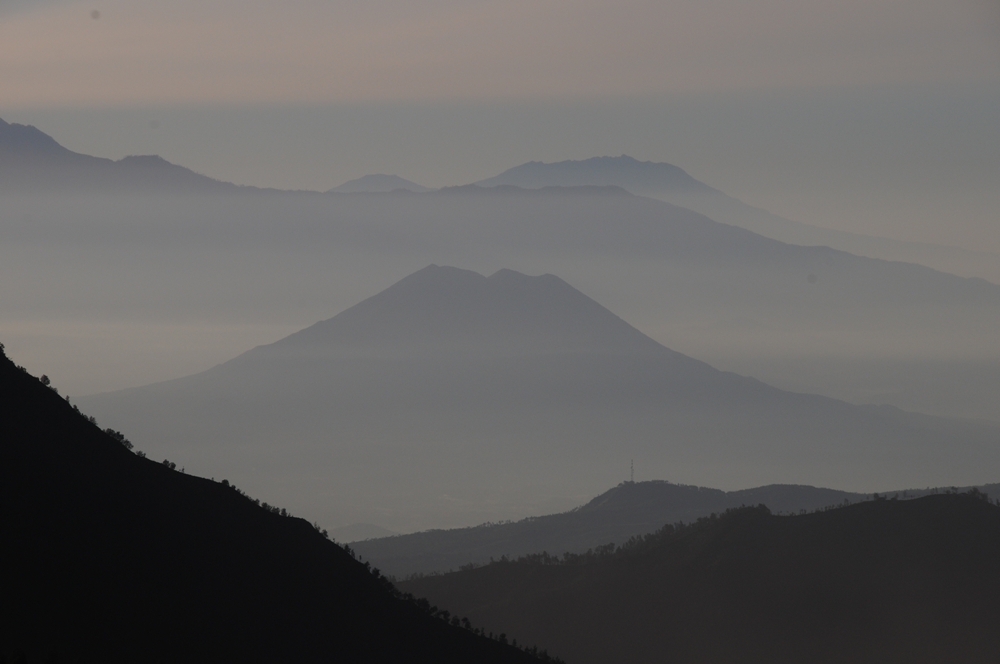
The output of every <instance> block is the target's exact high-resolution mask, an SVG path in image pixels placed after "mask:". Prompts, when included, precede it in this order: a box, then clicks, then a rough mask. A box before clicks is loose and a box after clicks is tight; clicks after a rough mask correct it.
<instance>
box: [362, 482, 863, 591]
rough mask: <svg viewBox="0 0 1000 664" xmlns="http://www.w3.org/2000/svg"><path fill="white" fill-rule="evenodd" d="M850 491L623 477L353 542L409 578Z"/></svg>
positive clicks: (832, 501) (833, 501) (808, 505)
mask: <svg viewBox="0 0 1000 664" xmlns="http://www.w3.org/2000/svg"><path fill="white" fill-rule="evenodd" d="M865 498H866V496H865V495H864V494H859V493H850V492H847V491H835V490H832V489H817V488H815V487H810V486H787V485H772V486H768V487H758V488H756V489H745V490H742V491H729V492H726V491H720V490H719V489H709V488H705V487H696V486H686V485H682V484H673V483H670V482H664V481H649V482H623V483H621V484H619V485H618V486H616V487H614V488H612V489H609V490H608V491H605V492H604V493H602V494H601V495H599V496H597V497H596V498H594V499H593V500H590V501H589V502H587V503H586V504H584V505H581V506H580V507H577V508H575V509H573V510H570V511H568V512H562V513H560V514H547V515H545V516H537V517H528V518H526V519H522V520H520V521H514V522H504V523H487V524H483V525H479V526H474V527H471V528H456V529H452V530H428V531H423V532H418V533H412V534H409V535H394V536H384V535H380V536H377V538H371V539H368V538H358V539H365V541H359V542H354V543H352V544H351V547H352V548H353V549H354V550H355V551H356V552H357V553H358V554H359V555H361V556H362V557H363V558H364V559H365V560H367V561H370V562H371V563H372V564H374V565H375V566H377V567H378V568H379V569H381V570H383V571H384V572H386V573H387V574H391V575H393V576H396V577H399V578H404V577H406V576H408V575H411V574H427V573H431V572H444V571H448V570H454V569H458V568H460V567H462V566H464V565H468V564H477V565H481V564H484V563H486V562H489V561H490V560H491V559H496V560H499V559H500V558H502V557H508V558H517V557H518V556H524V555H528V554H533V553H541V552H543V551H545V552H548V553H549V554H552V555H555V556H557V557H558V556H561V555H562V554H563V553H566V552H569V553H583V552H585V551H587V550H588V549H594V548H597V547H600V546H605V545H607V544H608V543H618V544H621V543H623V542H627V541H628V540H629V539H630V538H632V537H637V536H642V535H646V534H648V533H652V532H655V531H657V530H659V529H660V528H662V527H663V525H664V524H667V523H677V522H678V521H685V522H691V521H694V520H695V519H698V518H700V517H703V516H708V515H709V514H711V513H713V512H722V511H724V510H726V509H729V508H732V507H739V506H741V505H755V504H765V505H767V506H768V507H770V508H771V509H772V510H774V511H783V512H789V511H790V512H798V511H799V510H801V509H806V510H810V511H811V510H815V509H818V508H822V507H827V506H829V505H837V504H841V503H844V502H845V501H847V502H857V501H860V500H864V499H865Z"/></svg>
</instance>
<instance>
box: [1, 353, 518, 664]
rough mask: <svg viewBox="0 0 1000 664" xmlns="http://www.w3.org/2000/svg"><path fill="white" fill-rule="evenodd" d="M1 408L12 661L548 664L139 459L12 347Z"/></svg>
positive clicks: (5, 639) (252, 506) (4, 572)
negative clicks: (23, 364) (21, 362)
mask: <svg viewBox="0 0 1000 664" xmlns="http://www.w3.org/2000/svg"><path fill="white" fill-rule="evenodd" d="M0 404H2V411H0V413H2V417H0V541H2V542H3V543H4V544H3V565H2V566H0V587H2V588H3V601H2V602H0V659H3V660H4V661H10V660H8V657H12V658H13V661H15V662H18V661H21V662H23V661H29V662H43V661H48V662H53V661H71V662H122V663H124V662H235V661H241V662H262V663H263V662H279V661H294V662H330V661H350V662H370V663H372V664H381V663H382V662H456V663H457V662H496V663H497V664H500V663H507V662H509V663H514V662H524V663H527V662H531V661H538V660H537V659H535V658H534V657H532V656H530V655H528V654H527V653H526V652H523V651H520V650H516V649H514V648H512V647H510V646H508V645H505V644H502V643H500V642H498V641H496V640H489V639H486V638H483V637H482V636H479V635H477V634H476V633H474V632H473V631H471V630H470V629H467V628H463V627H461V626H459V625H458V620H457V616H456V619H455V621H449V620H448V617H447V616H441V615H438V616H435V615H432V614H431V613H430V612H429V611H428V610H427V609H428V608H429V607H428V605H426V604H424V605H423V607H422V606H421V605H420V604H418V603H417V602H416V601H413V600H412V599H406V598H404V597H402V596H401V595H400V594H399V593H398V592H396V591H395V589H394V588H393V587H392V585H391V584H390V583H388V581H387V580H386V579H385V578H384V577H382V576H381V575H379V574H377V573H373V572H372V571H371V570H370V569H369V568H368V566H364V565H362V564H361V563H359V562H357V561H356V560H353V559H352V557H351V556H350V555H348V553H347V552H345V551H344V550H343V549H341V548H340V547H338V546H336V545H335V544H333V543H331V542H330V541H328V540H327V539H325V538H324V537H323V535H322V534H321V533H320V532H318V529H317V528H316V527H314V526H312V525H310V524H309V523H308V522H307V521H305V520H303V519H299V518H294V517H291V516H287V515H286V513H285V510H279V509H277V508H274V507H270V506H268V505H267V504H266V503H264V504H261V503H259V502H258V501H257V500H253V499H251V498H249V497H248V496H246V495H245V494H243V493H242V492H241V491H239V490H238V489H237V488H236V487H235V486H233V485H231V484H230V483H229V482H228V481H221V482H215V481H211V480H208V479H203V478H200V477H194V476H190V475H186V474H184V473H182V472H181V471H179V470H176V468H175V467H174V466H173V465H170V464H167V463H157V462H154V461H152V460H150V459H145V458H140V457H139V456H136V455H135V454H133V453H131V452H130V451H129V449H127V447H126V443H127V440H125V439H123V437H122V436H121V435H120V434H118V433H117V432H103V431H101V430H100V429H99V428H98V427H96V426H95V425H94V424H93V423H92V422H91V421H89V420H88V419H87V418H86V417H84V416H83V415H81V414H80V413H79V411H77V410H75V409H74V408H73V407H72V406H70V404H69V403H68V402H67V401H66V400H65V399H63V398H62V397H60V396H58V395H57V394H56V393H55V392H54V391H53V390H51V389H50V388H49V387H46V386H45V385H43V383H42V382H41V381H39V380H38V379H36V378H35V377H33V376H31V375H29V374H28V373H27V372H26V371H24V370H22V369H21V368H19V367H16V366H15V365H14V364H13V362H11V361H10V360H9V359H8V358H7V357H6V356H4V355H3V352H2V349H0ZM442 617H443V618H444V619H442ZM522 643H523V640H522Z"/></svg>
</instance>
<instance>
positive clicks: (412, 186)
mask: <svg viewBox="0 0 1000 664" xmlns="http://www.w3.org/2000/svg"><path fill="white" fill-rule="evenodd" d="M397 189H403V190H405V191H413V192H418V193H419V192H424V191H432V190H431V189H430V188H429V187H423V186H421V185H419V184H417V183H416V182H410V181H409V180H406V179H404V178H401V177H399V176H398V175H385V174H382V173H376V174H372V175H363V176H361V177H359V178H358V179H356V180H350V181H348V182H345V183H344V184H342V185H340V186H338V187H334V188H333V189H331V190H330V191H331V192H340V193H380V192H388V191H396V190H397Z"/></svg>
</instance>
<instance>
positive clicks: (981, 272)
mask: <svg viewBox="0 0 1000 664" xmlns="http://www.w3.org/2000/svg"><path fill="white" fill-rule="evenodd" d="M477 184H479V185H481V186H484V187H496V186H502V185H513V186H517V187H527V188H533V189H538V188H541V187H552V186H563V187H574V186H576V187H578V186H586V185H614V186H619V187H623V188H625V189H627V190H628V191H630V192H632V193H634V194H639V195H642V196H651V197H653V198H659V199H661V200H665V201H669V202H670V203H674V204H675V205H680V206H681V207H685V208H689V209H691V210H696V211H698V212H700V213H702V214H704V215H706V216H708V217H710V218H712V219H714V220H716V221H721V222H722V223H726V224H732V225H734V226H739V227H740V228H746V229H747V230H751V231H753V232H754V233H759V234H761V235H764V236H766V237H770V238H774V239H776V240H780V241H782V242H788V243H790V244H799V245H822V246H828V247H832V248H834V249H840V250H842V251H849V252H851V253H853V254H857V255H859V256H868V257H870V258H881V259H885V260H894V261H908V262H911V263H919V264H921V265H928V266H930V267H933V268H936V269H939V270H944V271H945V272H952V273H954V274H960V275H963V276H970V277H971V276H978V277H982V278H985V279H989V280H990V281H993V282H994V283H1000V256H996V255H994V254H990V253H986V252H977V251H969V250H966V249H959V248H956V247H945V246H939V245H933V244H925V243H920V242H906V241H901V240H892V239H889V238H884V237H874V236H869V235H863V234H860V233H850V232H846V231H838V230H832V229H829V228H821V227H818V226H812V225H810V224H804V223H802V222H798V221H791V220H789V219H785V218H783V217H780V216H778V215H776V214H772V213H770V212H768V211H767V210H762V209H760V208H757V207H754V206H752V205H747V204H746V203H744V202H742V201H740V200H738V199H736V198H733V197H731V196H727V195H726V194H724V193H723V192H721V191H719V190H718V189H715V188H713V187H710V186H709V185H707V184H705V183H703V182H700V181H699V180H696V179H695V178H693V177H691V176H690V175H689V174H688V173H687V172H685V171H684V170H683V169H681V168H678V167H677V166H674V165H673V164H667V163H662V162H650V161H638V160H637V159H633V158H632V157H629V156H628V155H622V156H620V157H592V158H590V159H583V160H579V161H560V162H554V163H544V162H540V161H532V162H528V163H526V164H521V165H520V166H515V167H514V168H510V169H508V170H506V171H504V172H503V173H501V174H500V175H497V176H495V177H492V178H488V179H486V180H481V181H480V182H478V183H477Z"/></svg>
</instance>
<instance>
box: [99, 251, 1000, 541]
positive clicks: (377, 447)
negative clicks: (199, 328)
mask: <svg viewBox="0 0 1000 664" xmlns="http://www.w3.org/2000/svg"><path fill="white" fill-rule="evenodd" d="M80 403H81V407H84V408H85V410H86V411H87V412H88V413H92V414H93V415H95V416H96V417H97V418H98V420H99V421H101V422H102V423H104V424H105V425H106V426H112V427H114V428H116V429H121V430H122V431H125V432H127V433H128V434H129V435H130V436H131V437H133V439H134V440H137V441H139V442H140V444H141V446H142V447H143V448H144V449H147V450H152V451H155V452H156V454H157V456H158V457H160V458H162V457H167V458H170V459H172V460H176V461H178V462H183V463H185V464H186V465H187V467H189V468H197V469H198V470H199V472H200V473H201V474H203V475H215V476H219V475H220V474H221V473H222V472H226V473H227V474H228V476H229V477H230V478H232V477H236V478H237V479H238V481H239V484H240V485H241V486H243V485H249V486H252V487H253V491H254V493H262V494H264V495H277V496H279V497H280V500H281V502H282V503H283V504H286V505H290V506H291V507H293V508H294V509H295V510H296V511H305V512H306V513H308V514H310V515H315V516H314V518H315V517H316V516H320V517H321V520H322V521H323V522H324V523H330V524H338V523H351V522H357V521H365V522H370V523H377V524H379V525H381V526H383V527H387V528H390V529H394V530H411V531H412V530H424V529H427V528H431V527H447V526H466V525H470V524H471V523H482V522H483V521H491V520H497V518H498V517H499V518H503V517H504V516H509V515H512V514H513V515H527V514H539V513H542V514H544V513H547V512H548V513H551V512H557V511H562V510H564V509H567V508H569V507H572V506H573V505H574V504H580V502H582V500H583V498H584V497H590V496H593V495H594V494H595V493H597V491H599V490H601V489H604V488H605V487H607V486H609V485H611V484H613V483H614V482H615V480H617V479H618V478H620V477H621V475H622V474H623V471H624V470H625V469H627V468H628V464H629V460H630V459H636V461H639V462H641V463H642V467H643V468H644V469H646V472H648V473H650V474H655V475H658V476H660V477H671V478H684V479H688V478H697V480H698V482H699V483H702V484H715V485H717V486H719V485H721V486H727V485H728V486H732V485H734V484H737V485H743V486H746V485H751V486H753V485H765V484H771V483H778V482H780V483H798V484H812V485H821V486H822V485H826V486H841V487H845V488H848V489H851V488H862V490H864V488H867V487H872V488H881V487H883V486H885V485H886V484H890V485H894V486H901V487H906V486H936V485H941V484H960V485H966V484H978V483H980V482H983V481H985V480H987V479H990V478H993V477H996V476H997V474H998V473H1000V447H998V446H997V444H996V441H997V440H1000V425H995V424H991V423H979V422H964V421H958V420H947V419H942V418H934V417H927V416H923V415H918V414H913V413H906V412H903V411H900V410H897V409H895V408H889V407H869V406H856V405H852V404H848V403H845V402H842V401H836V400H834V399H828V398H824V397H819V396H814V395H808V394H795V393H791V392H784V391H782V390H778V389H775V388H773V387H771V386H769V385H766V384H764V383H761V382H760V381H757V380H754V379H752V378H747V377H744V376H738V375H736V374H732V373H726V372H722V371H718V370H716V369H714V368H712V367H711V366H709V365H708V364H706V363H704V362H700V361H698V360H696V359H694V358H691V357H689V356H686V355H683V354H681V353H677V352H675V351H673V350H670V349H669V348H667V347H665V346H663V345H661V344H659V343H657V342H656V341H654V340H653V339H651V338H650V337H647V336H645V335H644V334H642V333H641V332H640V331H639V330H637V329H636V328H634V327H632V326H631V325H629V324H628V323H626V322H625V321H624V320H622V319H621V318H619V317H617V316H615V315H614V314H613V313H612V312H610V311H608V310H607V309H606V308H604V307H603V306H601V305H600V304H598V303H597V302H595V301H594V300H592V299H591V298H589V297H587V296H586V295H584V294H583V293H581V292H580V291H578V290H576V289H575V288H573V287H572V286H570V285H569V284H567V283H566V282H564V281H562V280H561V279H559V278H558V277H555V276H553V275H542V276H537V277H533V276H527V275H524V274H521V273H518V272H514V271H512V270H500V271H498V272H496V273H495V274H493V275H492V276H489V277H486V276H483V275H481V274H478V273H475V272H472V271H470V270H461V269H457V268H452V267H439V266H434V265H432V266H429V267H426V268H424V269H422V270H419V271H418V272H415V273H414V274H412V275H410V276H409V277H406V278H404V279H403V280H401V281H399V282H397V283H396V284H395V285H393V286H391V287H389V288H387V289H386V290H384V291H382V292H380V293H378V294H376V295H374V296H372V297H370V298H368V299H366V300H364V301H362V302H360V303H358V304H356V305H355V306H353V307H350V308H348V309H346V310H344V311H342V312H341V313H340V314H338V315H336V316H334V317H333V318H330V319H328V320H326V321H322V322H319V323H316V324H314V325H312V326H310V327H308V328H306V329H304V330H301V331H299V332H297V333H295V334H292V335H290V336H288V337H286V338H284V339H282V340H279V341H277V342H275V343H273V344H269V345H267V346H260V347H257V348H255V349H253V350H250V351H248V352H246V353H244V354H242V355H240V356H238V357H236V358H234V359H232V360H230V361H229V362H226V363H224V364H222V365H219V366H217V367H215V368H213V369H210V370H208V371H205V372H202V373H200V374H196V375H193V376H189V377H187V378H182V379H178V380H174V381H168V382H165V383H160V384H155V385H150V386H146V387H140V388H134V389H130V390H124V391H121V392H114V393H109V394H104V395H95V396H92V397H87V398H85V399H81V400H80ZM231 473H232V474H231ZM236 473H238V474H236ZM688 481H690V480H688ZM570 501H572V502H570ZM567 503H568V504H567ZM501 515H502V516H501Z"/></svg>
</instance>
